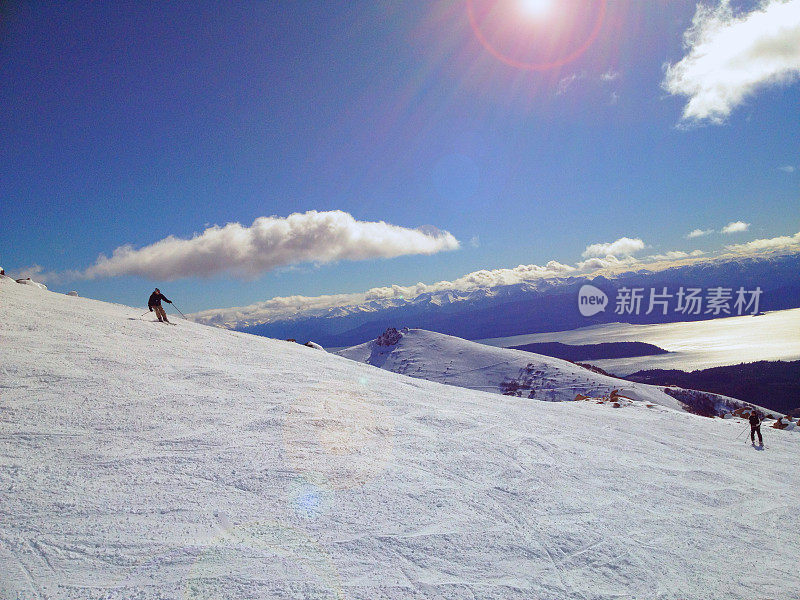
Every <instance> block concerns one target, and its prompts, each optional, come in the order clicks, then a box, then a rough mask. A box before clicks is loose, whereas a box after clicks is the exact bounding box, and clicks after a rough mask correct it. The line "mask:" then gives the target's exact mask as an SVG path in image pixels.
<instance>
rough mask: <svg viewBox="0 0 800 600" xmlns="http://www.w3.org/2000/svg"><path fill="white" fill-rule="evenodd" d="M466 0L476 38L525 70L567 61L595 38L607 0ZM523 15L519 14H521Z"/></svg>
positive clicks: (497, 56) (603, 16)
mask: <svg viewBox="0 0 800 600" xmlns="http://www.w3.org/2000/svg"><path fill="white" fill-rule="evenodd" d="M514 1H515V3H516V5H515V6H512V5H510V4H509V0H467V16H468V18H469V23H470V26H471V28H472V31H473V33H474V34H475V37H476V39H477V40H478V41H479V42H480V44H481V45H482V46H483V47H484V49H485V50H486V51H487V52H489V53H490V54H491V55H492V56H494V57H495V58H496V59H497V60H499V61H501V62H503V63H505V64H507V65H509V66H512V67H515V68H517V69H524V70H528V71H546V70H549V69H554V68H557V67H561V66H563V65H566V64H567V63H570V62H572V61H574V60H576V59H577V58H579V57H580V56H581V55H583V53H584V52H586V50H587V49H588V48H589V46H591V45H592V43H594V41H595V40H596V39H597V36H598V35H599V33H600V30H601V28H602V26H603V22H604V21H605V16H606V9H607V0H596V1H595V2H587V1H586V0H574V1H573V0H563V1H561V2H559V3H555V2H553V0H514ZM521 13H522V14H523V15H524V16H526V17H527V18H522V19H521V18H520V14H521Z"/></svg>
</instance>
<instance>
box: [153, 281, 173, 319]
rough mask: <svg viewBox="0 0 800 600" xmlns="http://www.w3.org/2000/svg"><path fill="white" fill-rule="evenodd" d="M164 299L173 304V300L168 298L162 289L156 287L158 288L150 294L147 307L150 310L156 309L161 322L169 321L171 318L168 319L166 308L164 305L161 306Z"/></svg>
mask: <svg viewBox="0 0 800 600" xmlns="http://www.w3.org/2000/svg"><path fill="white" fill-rule="evenodd" d="M162 300H163V301H164V302H167V303H168V304H172V300H170V299H169V298H167V297H166V296H165V295H164V294H162V293H161V290H159V289H158V288H156V290H155V291H154V292H153V293H152V294H150V299H149V300H148V301H147V308H149V309H150V312H153V311H154V310H155V313H156V316H157V317H158V320H159V321H160V322H165V323H169V319H167V312H166V311H165V310H164V307H163V306H161V301H162Z"/></svg>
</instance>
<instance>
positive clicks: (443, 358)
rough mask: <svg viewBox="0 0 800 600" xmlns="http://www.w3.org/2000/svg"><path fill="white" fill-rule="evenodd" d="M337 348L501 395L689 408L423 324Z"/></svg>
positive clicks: (726, 404)
mask: <svg viewBox="0 0 800 600" xmlns="http://www.w3.org/2000/svg"><path fill="white" fill-rule="evenodd" d="M337 354H339V355H340V356H344V357H346V358H349V359H351V360H355V361H357V362H362V363H367V364H370V365H373V366H376V367H380V368H382V369H385V370H387V371H392V372H394V373H401V374H403V375H409V376H411V377H418V378H421V379H427V380H428V381H436V382H439V383H445V384H449V385H455V386H459V387H464V388H470V389H474V390H482V391H486V392H493V393H497V394H504V395H506V396H518V397H522V398H531V399H536V400H547V401H554V402H557V401H569V400H575V398H576V397H577V396H579V395H580V396H587V397H607V396H610V395H611V393H612V392H614V391H616V392H618V393H620V394H623V395H624V396H626V397H628V398H631V399H634V400H640V401H643V402H649V403H652V404H657V405H660V406H666V407H669V408H672V409H676V410H684V409H687V408H690V407H689V406H687V405H685V404H684V403H682V402H680V401H679V400H677V399H676V396H677V394H675V393H674V392H673V393H672V394H668V393H665V392H664V390H663V388H661V387H658V386H653V385H647V384H641V383H634V382H630V381H626V380H623V379H618V378H616V377H609V376H607V375H601V374H599V373H595V372H592V371H590V370H588V369H585V368H583V367H580V366H578V365H576V364H575V363H572V362H569V361H566V360H561V359H559V358H551V357H549V356H543V355H541V354H535V353H532V352H525V351H522V350H511V349H508V348H497V347H494V346H486V345H484V344H479V343H477V342H471V341H468V340H463V339H461V338H457V337H453V336H449V335H444V334H441V333H436V332H433V331H425V330H423V329H408V328H405V329H403V330H401V331H400V332H398V331H397V330H396V329H393V328H392V329H389V330H387V331H386V332H385V333H383V334H382V335H381V336H379V337H378V338H377V339H376V340H373V341H371V342H366V343H364V344H359V345H358V346H353V347H351V348H346V349H344V350H340V351H339V352H337ZM682 391H683V392H685V393H684V394H682V395H681V397H682V398H684V399H687V400H690V399H691V398H692V397H693V394H698V393H697V392H691V391H688V390H682ZM703 394H704V395H706V396H709V397H711V398H713V399H714V401H715V402H716V404H717V414H719V415H720V416H721V415H722V414H723V413H725V412H730V411H731V410H733V409H735V408H738V407H739V406H741V405H742V404H743V403H742V402H740V401H738V400H736V399H734V398H728V397H727V396H721V395H719V394H708V393H705V392H703ZM698 397H699V396H698Z"/></svg>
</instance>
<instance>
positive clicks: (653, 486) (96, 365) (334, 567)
mask: <svg viewBox="0 0 800 600" xmlns="http://www.w3.org/2000/svg"><path fill="white" fill-rule="evenodd" d="M140 314H141V311H140V310H137V309H133V308H127V307H124V306H118V305H111V304H106V303H102V302H97V301H93V300H88V299H84V298H77V297H69V296H64V295H59V294H55V293H52V292H48V291H43V290H39V289H36V288H34V287H31V286H23V285H18V284H15V283H13V282H10V283H9V282H7V281H5V280H0V323H2V327H1V328H0V574H1V576H0V598H3V599H6V598H13V599H17V598H23V599H29V598H48V599H51V598H52V599H61V598H69V599H73V598H74V599H78V598H80V599H101V598H102V599H105V600H117V599H120V600H121V599H125V600H128V599H132V598H136V599H139V600H142V599H144V600H156V599H165V598H170V599H172V598H176V599H177V598H181V599H186V598H193V599H194V598H224V599H226V600H231V599H243V598H304V599H311V598H337V599H343V598H347V599H365V600H366V599H370V600H374V599H380V598H388V599H400V598H403V599H407V598H408V599H410V598H413V599H422V598H426V599H428V598H441V599H447V600H451V599H455V600H459V599H467V598H470V599H472V598H482V599H504V600H505V599H526V600H528V599H545V598H547V599H553V598H558V599H563V598H586V599H595V600H598V599H611V598H620V597H624V598H661V599H666V598H674V599H678V598H681V599H701V598H702V599H704V600H705V599H709V598H748V599H750V598H789V597H792V594H796V591H797V589H798V588H800V576H799V575H798V573H797V570H796V565H797V560H798V550H797V532H796V526H795V522H796V521H795V519H796V507H797V487H798V484H800V474H798V470H797V468H796V465H797V463H798V459H800V451H799V450H798V446H797V443H798V439H800V438H798V436H797V435H796V434H793V433H787V432H781V431H774V430H772V429H767V430H765V437H766V442H767V449H766V450H765V451H757V450H755V449H753V448H752V447H750V446H749V445H747V444H745V443H743V441H742V439H743V438H739V439H738V440H737V439H736V436H737V435H738V434H739V433H740V431H742V428H743V424H742V423H741V422H740V421H738V420H737V421H734V420H721V419H705V418H701V417H697V416H694V415H690V414H687V413H683V412H677V411H672V410H670V409H667V408H662V407H656V408H653V409H648V408H647V407H646V406H645V405H644V404H643V403H635V404H634V405H632V406H630V407H627V408H624V409H619V410H615V409H612V408H609V407H607V406H601V405H596V404H592V403H585V402H563V403H548V402H532V401H530V400H527V399H523V398H515V397H498V396H497V395H493V394H487V393H484V392H480V391H473V390H467V389H462V388H457V387H452V386H443V385H440V384H437V383H433V382H428V381H424V380H421V379H411V378H408V377H405V376H402V375H398V374H395V373H391V372H388V371H383V370H380V369H375V368H373V367H370V366H368V365H363V364H358V363H356V362H353V361H350V360H346V359H344V358H342V357H337V356H334V355H330V354H327V353H325V352H320V351H319V350H315V349H312V348H306V347H303V346H301V345H298V344H291V343H286V342H280V341H275V340H269V339H265V338H260V337H255V336H248V335H244V334H241V333H236V332H231V331H226V330H221V329H216V328H211V327H204V326H201V325H198V324H195V323H189V322H186V321H182V320H179V321H178V322H177V323H178V324H177V325H176V326H175V327H170V326H167V325H161V324H159V323H153V322H150V319H151V317H150V315H149V314H148V315H146V316H145V318H144V319H145V320H141V319H140V318H139V317H140Z"/></svg>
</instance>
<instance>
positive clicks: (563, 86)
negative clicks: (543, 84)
mask: <svg viewBox="0 0 800 600" xmlns="http://www.w3.org/2000/svg"><path fill="white" fill-rule="evenodd" d="M583 77H584V76H583V74H581V75H577V74H575V73H573V74H572V75H568V76H567V77H562V78H561V79H559V80H558V85H556V96H563V95H564V94H566V93H567V92H568V91H569V89H570V88H571V87H572V85H573V84H574V83H575V82H576V81H578V80H579V79H583Z"/></svg>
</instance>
